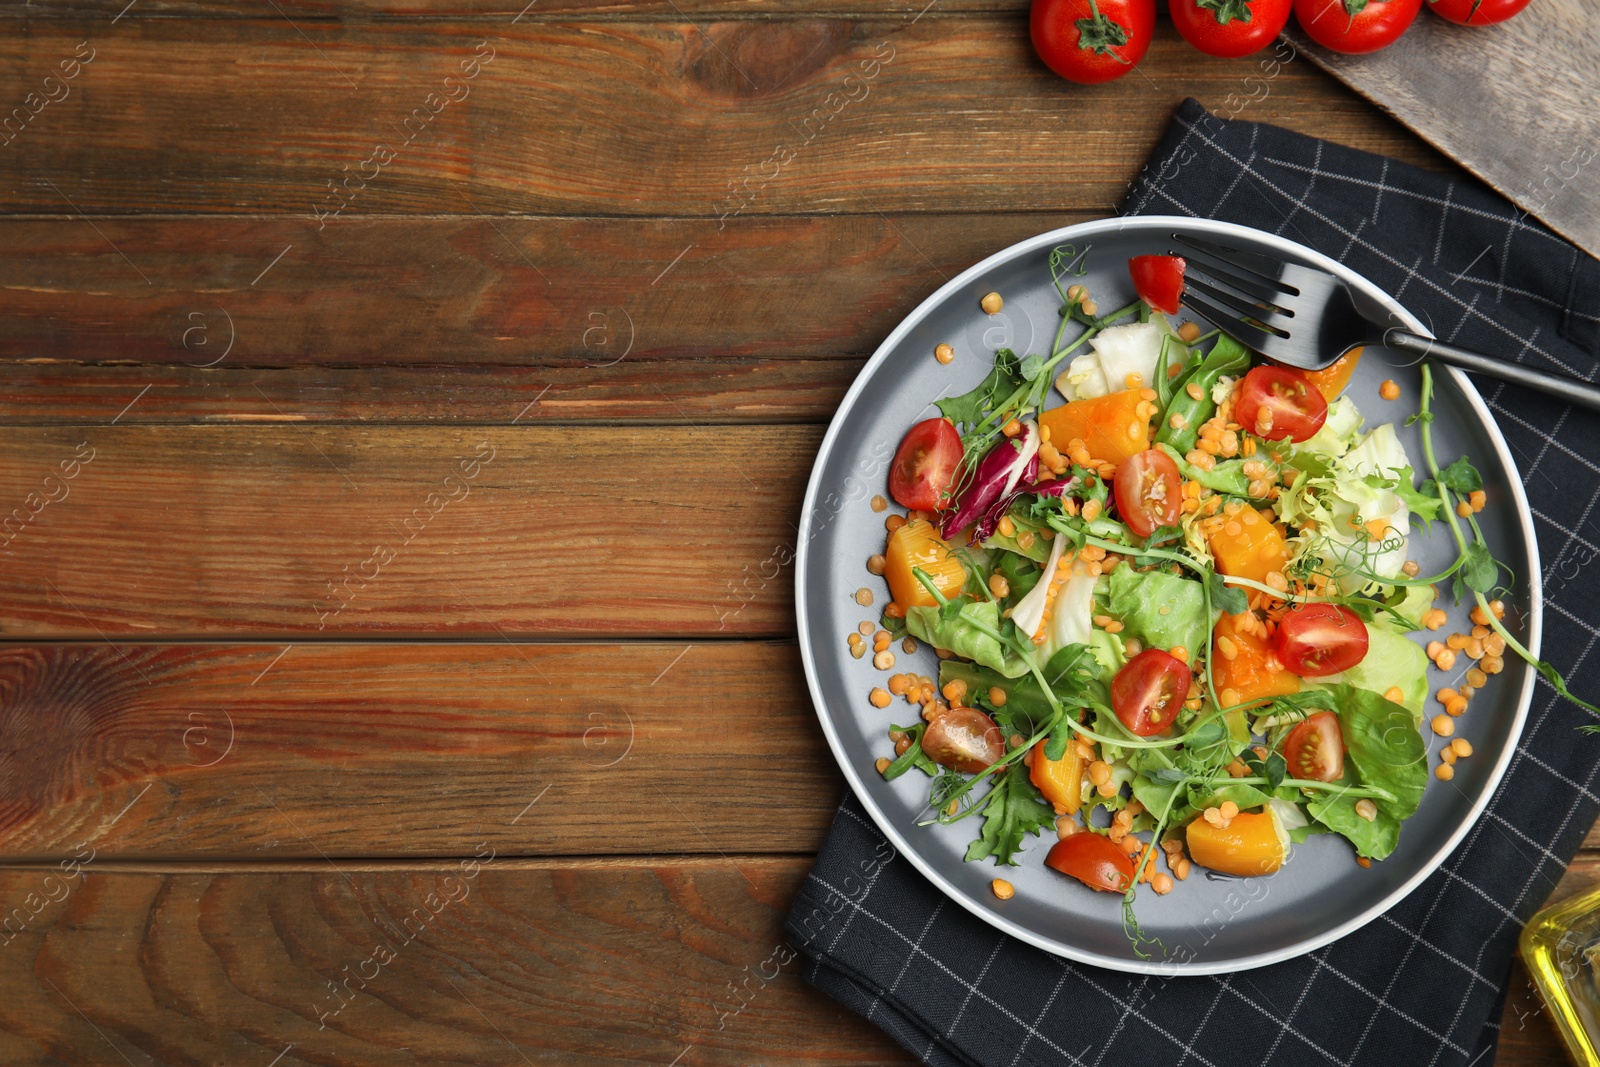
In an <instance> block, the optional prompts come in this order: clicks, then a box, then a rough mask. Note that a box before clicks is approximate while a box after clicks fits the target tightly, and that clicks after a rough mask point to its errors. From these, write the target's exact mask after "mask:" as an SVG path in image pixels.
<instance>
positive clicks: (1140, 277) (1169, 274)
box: [1128, 256, 1187, 315]
mask: <svg viewBox="0 0 1600 1067" xmlns="http://www.w3.org/2000/svg"><path fill="white" fill-rule="evenodd" d="M1186 265H1187V264H1185V263H1184V261H1183V257H1182V256H1134V257H1133V258H1132V259H1130V260H1128V273H1129V274H1131V275H1133V287H1134V289H1135V290H1137V291H1138V293H1139V299H1141V300H1143V301H1144V302H1145V303H1146V304H1149V305H1150V306H1151V307H1153V308H1155V309H1156V310H1157V311H1165V312H1166V313H1167V314H1168V315H1176V314H1177V313H1178V301H1179V300H1181V299H1183V270H1184V267H1185V266H1186Z"/></svg>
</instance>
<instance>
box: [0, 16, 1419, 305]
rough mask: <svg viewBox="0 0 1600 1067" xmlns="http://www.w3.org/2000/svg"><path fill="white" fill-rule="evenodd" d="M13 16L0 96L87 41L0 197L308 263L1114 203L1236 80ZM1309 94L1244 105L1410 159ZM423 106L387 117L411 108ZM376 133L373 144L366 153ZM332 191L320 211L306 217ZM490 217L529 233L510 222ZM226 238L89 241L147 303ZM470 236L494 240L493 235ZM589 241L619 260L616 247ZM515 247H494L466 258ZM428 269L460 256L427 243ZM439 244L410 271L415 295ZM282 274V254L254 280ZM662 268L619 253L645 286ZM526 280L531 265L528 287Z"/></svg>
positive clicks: (695, 38)
mask: <svg viewBox="0 0 1600 1067" xmlns="http://www.w3.org/2000/svg"><path fill="white" fill-rule="evenodd" d="M129 20H132V21H129ZM27 25H28V27H29V32H28V33H27V34H25V35H24V34H7V35H4V36H0V83H3V84H15V85H23V84H31V83H33V82H35V81H39V79H41V78H43V77H44V76H46V75H47V74H49V73H50V71H51V69H53V68H54V67H55V66H56V65H57V64H58V62H59V61H63V60H66V59H68V58H70V57H72V56H73V55H74V52H75V50H76V49H77V48H78V46H79V43H80V42H81V41H83V40H85V38H86V37H93V38H94V43H93V44H91V46H90V47H92V48H94V49H95V58H94V60H93V61H92V62H91V63H90V64H89V65H88V66H86V67H82V69H81V70H80V71H79V74H78V78H77V82H81V89H82V91H80V92H76V93H73V94H71V95H70V96H68V97H67V98H66V99H64V100H63V101H62V102H61V103H60V104H52V105H50V106H48V107H47V108H45V109H44V110H42V111H41V112H40V113H39V114H38V115H37V116H35V117H33V118H32V120H31V121H30V122H29V124H28V125H27V127H26V128H25V129H24V130H23V131H22V132H21V133H20V134H18V135H16V136H15V139H14V140H13V141H12V142H11V143H10V144H9V145H7V146H5V147H4V149H3V151H4V152H5V158H4V173H5V181H4V183H0V193H3V196H4V204H5V206H6V207H7V208H8V209H9V210H11V211H19V212H20V211H26V212H30V213H49V214H51V215H57V216H60V217H61V218H62V219H63V220H65V219H69V218H76V217H77V213H78V212H80V211H81V212H83V213H85V214H86V215H88V216H95V215H99V214H108V213H129V214H167V213H171V212H189V213H204V214H207V215H236V214H239V213H247V214H251V215H254V214H257V213H261V212H272V213H279V214H281V215H283V216H286V217H288V218H289V219H292V220H294V221H298V222H300V223H301V230H300V234H299V236H300V240H299V241H298V242H295V243H296V244H297V245H298V247H297V249H296V250H295V251H298V252H299V253H301V255H302V256H304V257H306V258H307V259H318V258H326V259H333V258H337V257H351V258H353V257H357V256H359V254H360V248H361V244H360V242H359V240H358V239H357V238H355V237H354V236H353V235H352V234H351V231H352V230H353V229H356V228H357V227H355V226H353V225H352V224H353V223H355V222H356V221H357V219H358V218H359V217H362V216H372V215H379V216H388V217H392V216H398V215H408V214H410V215H414V214H437V213H449V214H452V215H460V216H467V217H476V216H479V215H480V213H482V214H488V215H491V216H501V215H510V214H513V213H514V214H518V215H520V214H524V213H541V214H550V215H557V216H572V215H585V216H588V215H616V216H627V217H644V216H663V215H666V216H690V217H693V218H695V219H697V220H699V226H698V227H697V228H696V230H695V231H694V232H693V233H692V234H686V235H685V236H684V240H683V244H681V245H679V246H678V247H679V248H680V249H683V248H685V247H686V246H688V245H691V244H693V245H694V246H695V247H694V248H692V249H690V250H689V251H688V252H686V253H685V257H686V258H687V257H688V256H695V257H697V258H699V259H702V260H704V259H707V258H712V257H715V258H720V257H721V256H723V255H725V254H726V253H727V252H729V251H730V250H732V249H737V248H738V247H739V246H740V244H741V242H742V241H743V240H744V239H745V238H744V237H743V232H744V227H743V226H741V225H739V223H742V222H745V221H748V219H749V218H751V217H753V216H762V215H774V214H788V213H795V212H800V213H807V214H816V213H826V214H830V215H831V214H837V213H851V214H876V213H878V212H887V213H897V212H904V211H952V210H954V211H978V212H985V213H987V212H993V211H1015V210H1018V209H1020V208H1026V209H1027V210H1029V211H1034V212H1064V211H1065V212H1071V211H1080V212H1081V211H1097V212H1099V213H1101V214H1108V213H1110V212H1111V211H1112V210H1113V209H1114V207H1115V206H1116V205H1117V204H1118V203H1119V202H1120V201H1121V199H1122V196H1123V194H1124V192H1125V191H1126V189H1127V187H1128V185H1129V183H1130V182H1131V181H1132V180H1133V177H1134V175H1135V173H1136V172H1137V170H1138V168H1139V166H1140V165H1141V164H1142V162H1143V160H1144V158H1145V156H1146V155H1147V154H1148V153H1149V150H1150V147H1151V146H1152V145H1153V143H1154V142H1155V139H1156V138H1157V136H1158V135H1159V134H1160V132H1161V131H1162V130H1163V129H1164V128H1165V126H1166V124H1167V122H1168V120H1169V118H1170V115H1171V110H1172V108H1173V106H1174V105H1175V104H1176V103H1177V102H1178V100H1180V99H1181V98H1182V96H1183V95H1185V94H1192V95H1195V96H1197V97H1198V98H1200V99H1201V100H1202V101H1206V100H1210V101H1212V102H1213V103H1214V104H1220V102H1221V101H1223V100H1225V99H1226V98H1227V96H1228V94H1229V93H1234V92H1236V91H1237V90H1238V88H1239V86H1240V84H1241V81H1242V79H1243V77H1245V76H1246V75H1248V74H1250V73H1252V72H1255V71H1256V68H1255V64H1254V63H1253V62H1251V61H1240V62H1207V63H1199V64H1197V63H1195V62H1194V61H1193V60H1194V58H1195V57H1194V56H1193V52H1192V49H1190V48H1189V46H1188V45H1187V44H1186V43H1184V42H1183V41H1182V40H1181V39H1179V38H1178V37H1177V36H1176V34H1174V33H1171V32H1170V30H1168V31H1167V32H1164V33H1163V34H1162V35H1161V36H1160V37H1159V38H1158V39H1157V41H1156V42H1155V44H1154V45H1153V46H1152V49H1151V52H1150V56H1149V58H1148V59H1147V60H1146V63H1145V66H1144V67H1141V70H1146V69H1148V71H1149V74H1148V76H1146V77H1135V78H1126V79H1123V80H1120V81H1117V82H1114V83H1111V84H1109V85H1106V86H1100V87H1096V88H1092V89H1085V88H1082V87H1073V86H1069V85H1067V84H1066V83H1064V82H1063V81H1062V80H1061V79H1060V78H1058V77H1056V76H1055V75H1054V74H1052V73H1051V72H1050V71H1049V70H1048V69H1047V68H1045V67H1044V65H1043V64H1041V63H1040V62H1039V61H1038V60H1037V58H1035V56H1034V55H1033V51H1032V47H1031V45H1030V44H1029V41H1028V37H1027V34H1026V32H1025V27H1024V26H1023V24H1022V20H1021V19H1020V18H1018V17H1016V16H1004V17H1000V16H985V15H973V16H971V17H963V18H957V19H923V20H920V21H917V20H914V19H913V18H912V17H910V16H898V17H888V18H871V19H841V18H775V19H730V20H726V21H721V22H714V23H707V24H705V25H704V26H696V25H694V24H689V23H681V22H679V23H673V22H637V21H605V22H596V23H572V22H566V21H561V22H549V23H545V22H538V23H527V22H523V23H520V24H517V25H510V24H509V23H497V24H495V25H494V27H493V28H492V29H491V28H489V27H487V26H484V25H479V24H476V23H471V22H468V23H456V22H448V23H439V22H421V21H412V20H399V21H382V22H360V23H350V24H345V23H327V22H315V23H307V24H305V25H303V26H298V28H297V26H296V25H291V23H290V22H289V21H286V20H285V19H283V18H271V19H267V20H264V21H251V20H236V19H194V20H180V19H163V18H154V19H148V18H141V17H138V16H136V15H130V16H129V19H126V20H124V21H123V22H122V23H121V24H119V25H117V26H115V27H112V26H110V25H109V24H108V23H107V22H105V21H104V20H101V21H98V22H96V23H93V24H87V23H74V22H72V21H70V20H59V19H46V20H40V21H38V22H29V23H28V24H27ZM488 37H492V43H491V44H489V45H487V46H486V47H487V48H488V49H492V50H493V53H494V56H495V58H494V60H493V61H492V62H491V63H489V64H488V65H487V66H484V65H482V63H481V61H479V73H478V74H477V76H476V77H475V78H473V79H472V81H471V83H470V85H463V86H461V87H456V88H452V89H451V90H450V91H451V92H453V93H455V94H456V95H461V94H462V93H465V94H466V95H465V97H464V98H463V99H462V100H461V102H460V103H457V104H448V105H441V104H439V103H438V101H439V100H440V99H442V97H439V96H433V97H430V94H431V93H433V92H434V90H435V88H437V89H439V90H440V91H441V92H442V91H444V79H445V78H447V77H451V76H454V75H458V74H459V70H458V68H459V67H460V64H461V63H462V62H468V63H469V64H470V63H471V62H473V60H471V59H470V58H469V57H473V56H476V55H479V54H480V53H479V51H478V45H479V42H482V41H485V40H486V39H487V38H488ZM308 41H309V42H310V44H312V45H313V46H314V47H313V48H308V47H307V42H308ZM180 53H181V55H182V56H183V61H182V62H181V63H175V62H173V61H172V57H173V56H174V54H180ZM482 54H484V55H487V54H488V53H487V51H485V52H483V53H482ZM874 64H876V65H874ZM863 65H865V66H863ZM746 68H748V70H747V69H746ZM1162 70H1167V71H1170V72H1172V73H1171V74H1169V75H1167V76H1166V77H1162V75H1161V74H1160V72H1161V71H1162ZM750 72H753V73H750ZM869 72H870V73H871V74H872V77H871V78H870V80H868V81H862V80H861V79H863V78H866V76H867V74H868V73H869ZM1179 72H1182V73H1181V75H1180V74H1179ZM847 77H848V78H851V79H852V80H851V82H850V83H849V85H846V83H845V79H846V78H847ZM41 84H42V83H41ZM223 84H226V85H228V87H229V91H228V92H227V93H225V94H224V93H219V92H218V91H217V86H219V85H223ZM1328 85H1329V80H1328V79H1327V78H1326V77H1325V76H1324V75H1321V74H1319V73H1318V72H1316V71H1314V70H1312V69H1311V68H1310V65H1309V64H1303V63H1292V64H1289V65H1287V66H1285V67H1284V69H1283V71H1282V73H1281V74H1280V75H1279V76H1278V78H1276V79H1275V80H1274V82H1273V86H1272V91H1271V95H1270V96H1269V97H1268V98H1267V99H1266V100H1264V101H1262V102H1261V103H1260V104H1258V105H1257V106H1256V108H1255V109H1253V110H1252V112H1251V113H1249V115H1248V117H1251V118H1259V119H1263V120H1267V121H1281V122H1284V123H1285V124H1287V125H1290V126H1297V127H1299V128H1301V129H1305V130H1308V131H1310V132H1315V133H1318V134H1321V135H1325V136H1334V137H1338V138H1339V139H1340V140H1344V141H1346V142H1348V143H1351V144H1354V145H1356V146H1357V147H1362V148H1368V149H1371V150H1373V151H1379V152H1390V153H1394V154H1396V155H1398V156H1400V157H1401V158H1413V159H1415V158H1429V157H1430V155H1431V154H1430V153H1428V152H1426V151H1418V146H1417V145H1416V143H1415V141H1414V140H1412V139H1410V138H1409V137H1407V136H1405V135H1404V134H1403V132H1402V131H1397V130H1396V129H1395V128H1394V127H1393V126H1392V125H1391V124H1387V123H1384V122H1381V121H1377V119H1378V117H1377V116H1375V115H1374V114H1373V113H1372V111H1371V109H1370V108H1368V107H1366V106H1365V105H1363V104H1360V103H1359V102H1357V101H1351V100H1348V99H1344V100H1340V99H1337V98H1334V99H1330V98H1329V96H1328ZM663 86H669V87H670V88H667V89H665V90H664V89H663ZM844 92H848V93H851V94H854V95H855V96H856V97H857V100H856V101H854V102H851V101H849V99H848V98H847V97H845V96H842V95H840V94H841V93H844ZM430 100H431V101H432V102H431V103H428V104H426V105H425V101H430ZM435 107H438V108H441V110H439V111H438V112H437V114H432V115H429V117H428V121H427V122H425V123H424V122H423V121H422V120H421V119H416V120H414V125H413V127H409V129H411V130H412V132H411V133H407V132H406V131H407V129H408V127H405V126H404V123H405V121H406V120H407V119H408V118H409V117H410V116H411V115H412V113H413V111H415V110H416V109H418V108H424V114H428V112H429V111H430V110H431V109H432V108H435ZM104 131H114V132H113V133H106V132H104ZM418 131H420V132H418ZM408 139H409V143H407V141H408ZM380 144H382V145H384V146H386V147H387V148H388V150H389V151H390V152H393V153H394V156H393V158H392V159H390V160H388V162H387V163H385V164H382V165H380V163H379V162H378V161H377V160H378V159H379V158H380V157H382V156H383V155H384V154H383V153H379V154H377V155H376V156H375V155H374V153H375V149H376V147H377V146H378V145H380ZM780 146H782V147H786V148H788V149H789V150H790V153H789V154H786V153H784V152H780V151H779V148H780ZM775 153H776V155H775ZM363 163H366V164H367V166H365V167H363V166H362V164H363ZM363 172H364V173H365V174H366V175H368V176H369V179H367V180H365V187H364V188H363V187H362V186H363V181H364V179H363V176H362V175H363ZM374 174H375V175H376V176H375V177H370V176H372V175H374ZM663 174H670V175H671V176H672V177H671V180H670V181H663V180H662V175H663ZM351 175H353V176H354V177H353V178H349V176H351ZM347 178H349V185H348V186H345V185H344V183H345V181H346V179H347ZM330 183H332V184H334V185H336V186H338V187H339V188H340V189H343V190H345V192H343V193H336V192H335V191H333V190H330V189H329V188H328V186H329V184H330ZM735 193H737V196H736V195H735ZM340 204H346V205H347V208H346V209H345V210H344V212H343V214H342V215H340V216H338V217H334V218H327V217H324V216H323V215H321V214H318V213H320V212H328V211H332V210H334V209H336V208H337V207H338V206H339V205H340ZM729 220H731V222H730V221H729ZM79 225H81V226H82V227H83V228H84V229H89V228H90V226H89V223H88V222H86V221H83V220H81V219H80V220H79ZM497 225H499V226H500V228H501V229H503V230H504V231H505V232H506V234H508V235H509V236H510V237H511V239H513V240H521V239H523V236H524V230H523V227H522V226H520V225H517V224H515V221H514V220H512V219H507V220H506V221H505V222H503V223H498V224H497ZM652 225H657V226H665V225H671V223H670V222H667V221H658V222H655V223H652ZM61 232H62V233H63V234H65V233H69V232H70V228H69V227H66V226H62V227H61ZM226 232H227V231H226V229H222V230H219V232H218V237H217V238H216V239H214V240H212V241H208V242H206V244H205V246H204V248H203V249H202V248H194V247H186V248H182V249H175V248H170V247H169V248H168V249H167V250H166V251H164V252H163V251H161V250H160V249H159V248H157V249H151V250H148V251H146V252H145V254H142V255H141V254H140V252H141V251H142V250H140V249H137V248H122V249H121V254H119V253H118V251H117V250H116V249H113V248H112V247H110V245H109V244H108V245H107V246H106V247H105V248H104V249H103V250H102V252H101V255H102V257H103V259H104V261H105V263H106V264H107V266H108V267H109V266H111V265H113V264H115V265H116V266H117V269H119V270H126V271H128V272H129V274H130V277H136V278H140V280H142V279H144V278H148V279H149V287H150V288H151V290H152V292H153V291H155V290H159V289H162V288H167V287H169V286H170V285H171V279H172V278H173V277H174V276H176V277H182V276H184V275H191V276H192V274H191V272H192V271H193V270H194V268H193V267H185V268H183V269H177V268H175V267H173V266H169V265H168V264H169V263H171V261H172V260H174V259H190V258H191V257H193V256H195V255H196V254H197V253H199V252H201V251H205V252H209V253H211V254H212V255H215V256H217V257H218V261H219V263H220V264H221V265H226V263H227V253H228V246H227V244H226V243H225V242H224V241H223V239H222V238H223V236H225V234H226ZM108 233H109V231H108ZM496 236H498V235H496ZM112 239H113V241H114V240H115V238H114V236H113V238H112ZM478 239H479V240H480V241H483V242H490V238H489V236H488V233H487V232H484V233H482V234H480V235H479V238H478ZM289 240H290V241H293V240H294V238H290V239H289ZM119 247H120V246H119ZM279 247H282V246H279ZM594 247H595V252H596V254H600V255H605V256H608V257H612V258H620V259H622V260H624V261H631V260H633V259H634V247H633V245H632V244H631V243H629V242H626V241H622V242H617V243H613V244H608V245H598V244H597V245H596V246H594ZM262 251H263V252H266V251H267V250H266V249H263V250H262ZM275 252H276V250H275V249H274V250H271V253H269V254H275ZM508 254H509V253H508V252H506V251H501V250H499V247H498V243H496V242H491V247H490V248H487V249H484V250H482V251H473V252H472V255H473V256H474V257H478V256H485V255H497V256H504V255H508ZM123 255H126V260H124V259H123V258H122V256H123ZM670 255H671V253H669V257H670ZM435 257H436V258H437V259H438V260H439V261H440V262H446V261H448V260H449V259H451V258H453V253H452V252H451V250H450V249H449V247H448V246H440V247H439V248H438V249H437V251H436V253H435ZM432 258H433V257H430V258H421V259H418V260H417V261H416V262H415V263H414V264H413V270H412V278H413V284H416V283H418V282H420V281H421V279H422V278H423V276H424V275H425V274H426V273H427V272H428V271H429V270H430V268H431V267H433V266H434V265H435V264H434V263H433V261H432ZM517 259H521V255H520V254H519V255H518V256H517ZM528 259H529V260H531V261H532V264H533V265H538V264H539V259H538V258H537V257H536V256H535V255H533V254H531V253H530V254H529V255H528ZM266 262H267V261H266V259H265V256H264V255H263V256H259V257H258V256H256V255H252V256H251V259H250V263H249V266H246V265H244V264H242V263H241V264H238V265H237V267H236V268H235V270H234V271H233V272H232V273H230V275H229V277H230V279H231V280H234V281H237V282H240V283H247V282H248V281H249V279H250V278H251V277H253V276H254V272H255V271H259V270H260V269H261V268H262V267H263V266H265V264H266ZM301 262H302V260H301V259H300V257H297V256H295V255H294V252H290V253H289V254H288V255H287V256H286V257H285V259H284V260H283V262H281V263H280V264H279V265H278V266H277V267H275V268H274V273H276V272H278V271H284V273H287V272H288V271H287V270H285V268H288V269H289V270H294V269H299V267H298V265H299V264H300V263H301ZM669 262H670V258H662V259H660V260H656V261H652V262H650V263H648V264H646V263H637V264H636V269H637V285H638V287H639V288H640V289H643V288H646V287H648V286H649V285H650V282H651V280H652V279H653V278H654V277H655V276H656V275H657V274H658V273H659V272H660V271H661V270H662V269H663V268H665V267H666V266H667V265H668V263H669ZM252 268H253V269H252ZM547 273H548V272H547ZM234 275H236V277H234ZM268 277H269V278H270V277H271V275H269V276H268ZM358 277H359V272H354V273H353V275H352V279H354V278H358ZM537 277H538V276H537V274H536V273H535V272H534V271H533V269H532V267H529V268H528V271H527V274H526V278H527V279H535V278H537ZM280 284H281V283H280ZM819 311H820V312H821V313H825V312H826V309H819ZM397 313H402V312H400V310H399V308H398V307H397Z"/></svg>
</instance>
